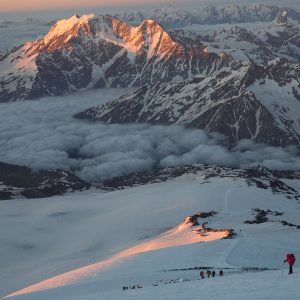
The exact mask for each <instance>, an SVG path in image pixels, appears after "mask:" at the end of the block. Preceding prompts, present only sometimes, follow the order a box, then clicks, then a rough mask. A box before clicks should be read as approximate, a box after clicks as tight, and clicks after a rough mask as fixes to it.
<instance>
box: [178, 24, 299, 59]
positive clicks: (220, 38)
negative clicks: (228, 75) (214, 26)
mask: <svg viewBox="0 0 300 300" xmlns="http://www.w3.org/2000/svg"><path fill="white" fill-rule="evenodd" d="M276 20H277V19H275V21H276ZM275 21H274V23H269V24H268V23H264V25H263V26H262V27H261V28H258V29H252V30H251V29H246V28H244V27H243V25H242V24H239V25H234V26H224V27H223V28H222V29H219V30H216V31H214V32H213V33H211V34H208V35H206V36H201V35H200V36H198V37H196V39H199V40H201V41H202V43H203V44H205V45H206V46H207V49H208V51H209V52H213V53H222V52H225V53H227V54H229V55H231V56H232V57H233V58H235V59H237V60H244V61H245V60H246V61H252V62H255V63H257V64H267V63H268V62H269V61H270V60H273V59H275V58H276V57H283V58H287V59H290V60H293V61H296V62H300V24H299V23H287V24H281V25H279V24H278V23H276V22H277V21H276V22H275ZM178 33H180V34H181V35H184V36H191V35H193V36H195V33H193V32H187V31H178Z"/></svg>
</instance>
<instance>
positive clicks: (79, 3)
mask: <svg viewBox="0 0 300 300" xmlns="http://www.w3.org/2000/svg"><path fill="white" fill-rule="evenodd" d="M172 2H176V1H168V0H165V1H162V0H143V1H139V0H110V1H106V0H42V1H41V0H0V11H1V12H4V11H25V10H27V11H29V10H48V9H66V8H74V7H89V6H126V5H128V6H130V5H138V4H141V5H145V4H155V3H172Z"/></svg>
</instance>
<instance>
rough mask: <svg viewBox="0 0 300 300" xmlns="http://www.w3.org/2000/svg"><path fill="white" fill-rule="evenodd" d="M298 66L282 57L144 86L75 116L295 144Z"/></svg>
mask: <svg viewBox="0 0 300 300" xmlns="http://www.w3.org/2000/svg"><path fill="white" fill-rule="evenodd" d="M299 87H300V66H299V64H297V63H291V62H290V61H287V60H284V59H278V60H275V61H272V62H270V64H269V65H268V66H266V67H263V66H258V65H255V64H251V63H250V64H245V65H243V66H241V67H238V68H237V69H233V70H229V71H228V70H225V71H222V72H220V73H218V74H216V75H213V76H208V77H201V78H195V79H193V80H191V81H182V82H174V83H159V84H155V85H149V86H144V87H142V88H140V89H138V90H137V91H135V92H134V93H131V94H129V95H125V96H122V97H121V98H119V99H117V100H115V101H112V102H108V103H107V104H105V105H102V106H100V107H96V108H92V109H89V110H87V111H85V112H83V113H80V114H78V115H77V116H76V117H78V118H86V119H89V120H99V121H104V122H107V123H129V122H146V123H151V124H174V123H175V124H180V125H183V126H185V127H192V128H201V129H206V130H208V131H212V132H219V133H222V134H224V135H226V136H227V137H228V138H229V140H230V141H231V142H233V143H235V142H237V141H239V140H241V139H251V140H253V141H255V142H258V143H267V144H272V145H290V144H297V145H299V144H300V119H299V117H300V116H299V111H300V102H299V100H300V89H299Z"/></svg>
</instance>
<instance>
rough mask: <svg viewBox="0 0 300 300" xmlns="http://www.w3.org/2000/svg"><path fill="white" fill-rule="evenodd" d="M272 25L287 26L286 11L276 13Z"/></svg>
mask: <svg viewBox="0 0 300 300" xmlns="http://www.w3.org/2000/svg"><path fill="white" fill-rule="evenodd" d="M274 23H275V24H276V25H279V26H284V25H287V23H288V12H287V11H286V10H283V11H280V12H278V14H277V16H276V19H275V20H274Z"/></svg>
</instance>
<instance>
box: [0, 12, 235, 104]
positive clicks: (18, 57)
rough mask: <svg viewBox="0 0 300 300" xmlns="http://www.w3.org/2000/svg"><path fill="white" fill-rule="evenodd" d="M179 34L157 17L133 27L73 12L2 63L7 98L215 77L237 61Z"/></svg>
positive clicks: (0, 80) (0, 79)
mask: <svg viewBox="0 0 300 300" xmlns="http://www.w3.org/2000/svg"><path fill="white" fill-rule="evenodd" d="M204 50H205V47H204V46H203V45H202V44H201V42H195V41H194V40H193V39H191V38H185V37H183V36H182V37H178V36H173V35H172V34H170V33H168V32H167V31H165V29H164V28H163V27H162V26H161V25H160V24H158V23H157V22H156V21H153V20H146V21H143V22H142V23H141V24H140V25H139V26H132V25H129V24H127V23H124V22H122V21H120V20H118V19H116V18H113V17H110V16H95V15H85V16H81V17H79V16H77V15H75V16H73V17H71V18H70V19H65V20H61V21H58V22H57V23H56V24H55V25H54V26H53V27H52V28H51V30H50V31H49V32H48V34H47V35H46V36H45V37H44V38H43V39H39V40H36V41H33V42H27V43H25V44H24V45H23V46H21V47H18V48H16V49H13V50H12V51H11V52H9V53H7V54H6V56H4V57H2V58H1V61H0V70H1V77H0V85H1V90H0V99H1V102H5V101H14V100H22V99H33V98H38V97H41V96H47V95H62V94H65V93H70V92H75V91H78V90H82V89H84V88H103V87H138V86H141V85H144V84H149V83H156V82H169V81H172V80H179V79H187V78H191V77H193V76H195V75H197V74H203V75H204V74H205V75H209V74H211V73H213V72H214V71H216V70H219V69H221V68H222V67H223V66H225V65H226V66H229V65H230V63H231V59H229V58H228V57H224V56H220V55H218V54H215V53H207V52H206V51H204Z"/></svg>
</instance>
